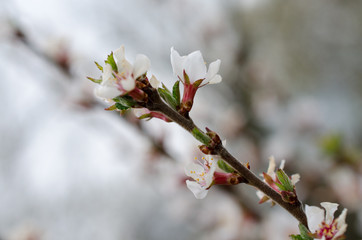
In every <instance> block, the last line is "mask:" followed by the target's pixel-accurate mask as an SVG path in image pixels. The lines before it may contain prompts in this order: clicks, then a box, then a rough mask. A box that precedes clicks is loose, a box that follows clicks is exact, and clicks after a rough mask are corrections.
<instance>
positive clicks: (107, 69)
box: [101, 63, 112, 86]
mask: <svg viewBox="0 0 362 240" xmlns="http://www.w3.org/2000/svg"><path fill="white" fill-rule="evenodd" d="M111 78H112V66H111V65H109V64H108V63H106V64H105V65H104V67H103V74H102V82H101V85H103V86H104V85H107V84H109V81H110V79H111Z"/></svg>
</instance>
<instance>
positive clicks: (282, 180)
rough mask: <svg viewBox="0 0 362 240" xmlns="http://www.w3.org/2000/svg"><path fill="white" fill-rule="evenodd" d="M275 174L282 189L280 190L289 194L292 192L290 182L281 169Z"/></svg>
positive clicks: (292, 187) (292, 188)
mask: <svg viewBox="0 0 362 240" xmlns="http://www.w3.org/2000/svg"><path fill="white" fill-rule="evenodd" d="M276 174H277V178H278V180H279V181H280V183H281V185H283V188H284V189H282V190H284V191H290V192H291V191H293V190H294V186H293V183H292V181H290V179H289V177H288V175H287V174H286V173H285V172H284V171H283V170H282V169H278V171H277V172H276ZM278 187H279V186H278ZM279 188H280V187H279Z"/></svg>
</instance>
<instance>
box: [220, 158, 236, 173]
mask: <svg viewBox="0 0 362 240" xmlns="http://www.w3.org/2000/svg"><path fill="white" fill-rule="evenodd" d="M217 165H218V166H219V168H221V169H222V170H224V171H225V172H227V173H232V172H234V168H232V167H231V166H230V165H229V164H227V163H226V162H225V161H223V160H219V161H217Z"/></svg>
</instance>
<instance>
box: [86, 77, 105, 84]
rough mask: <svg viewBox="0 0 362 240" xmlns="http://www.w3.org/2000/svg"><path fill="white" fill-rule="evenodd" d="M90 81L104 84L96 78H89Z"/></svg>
mask: <svg viewBox="0 0 362 240" xmlns="http://www.w3.org/2000/svg"><path fill="white" fill-rule="evenodd" d="M87 78H88V79H89V80H91V81H92V82H94V83H97V84H100V83H101V82H102V79H95V78H92V77H87Z"/></svg>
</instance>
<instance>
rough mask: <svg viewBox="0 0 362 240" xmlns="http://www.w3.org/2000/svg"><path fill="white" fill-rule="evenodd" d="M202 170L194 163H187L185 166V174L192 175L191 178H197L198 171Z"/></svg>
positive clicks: (202, 169)
mask: <svg viewBox="0 0 362 240" xmlns="http://www.w3.org/2000/svg"><path fill="white" fill-rule="evenodd" d="M203 171H204V168H203V167H202V166H201V165H199V164H196V163H189V164H188V165H187V166H186V167H185V174H186V176H189V177H192V178H193V179H195V178H198V177H199V175H198V174H200V173H202V172H203Z"/></svg>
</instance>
